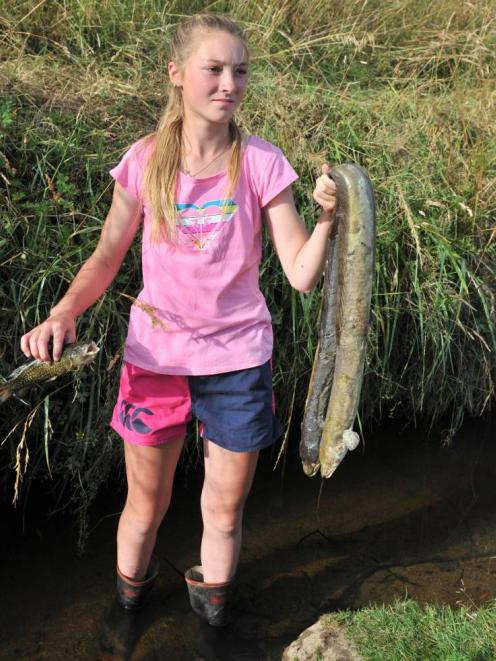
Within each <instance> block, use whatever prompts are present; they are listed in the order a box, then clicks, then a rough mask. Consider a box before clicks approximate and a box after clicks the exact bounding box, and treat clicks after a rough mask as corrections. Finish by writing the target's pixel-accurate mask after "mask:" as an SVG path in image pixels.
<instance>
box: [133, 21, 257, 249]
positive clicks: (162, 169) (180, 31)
mask: <svg viewBox="0 0 496 661" xmlns="http://www.w3.org/2000/svg"><path fill="white" fill-rule="evenodd" d="M199 31H210V32H213V31H222V32H227V33H229V34H231V35H233V36H235V37H238V38H239V39H241V41H242V42H243V45H244V47H245V49H246V52H247V54H248V48H247V45H246V40H245V37H244V34H243V31H242V30H241V28H240V27H239V26H238V25H237V24H236V23H234V21H232V20H231V19H230V18H228V17H227V16H223V15H219V14H195V15H193V16H190V17H189V18H187V19H186V20H184V21H182V22H181V23H180V24H179V25H178V26H177V28H176V31H175V34H174V36H173V38H172V41H171V44H170V52H169V60H170V61H172V62H174V63H175V64H176V66H177V67H178V68H179V67H182V66H183V64H184V62H185V61H186V60H187V59H188V57H189V56H190V55H191V54H192V53H193V52H194V49H195V46H196V40H195V39H193V35H194V33H196V32H199ZM183 114H184V108H183V100H182V94H181V91H180V89H179V88H177V87H174V86H173V85H171V84H170V85H169V97H168V101H167V105H166V107H165V110H164V112H163V114H162V117H161V119H160V121H159V124H158V126H157V130H156V132H155V133H152V134H150V135H149V136H147V138H146V139H145V144H147V143H148V142H149V141H152V140H154V142H155V144H154V148H153V150H152V153H151V155H150V158H149V160H148V162H147V165H146V168H145V173H144V179H143V189H144V195H145V198H146V200H147V202H148V203H149V204H150V207H151V211H152V217H153V220H152V238H153V240H155V241H158V240H160V238H161V237H162V236H163V232H164V231H165V234H166V236H167V237H168V238H170V239H172V238H173V237H174V236H175V233H176V226H177V217H178V213H177V210H176V187H177V177H178V170H179V167H180V163H181V150H182V128H183ZM229 137H230V140H231V147H230V154H229V164H228V170H227V174H228V186H227V191H226V194H225V197H226V198H229V197H230V196H231V195H232V194H233V192H234V189H235V188H236V185H237V183H238V180H239V175H240V172H241V156H242V135H241V131H240V130H239V128H238V126H237V124H236V122H235V121H234V119H231V121H230V122H229Z"/></svg>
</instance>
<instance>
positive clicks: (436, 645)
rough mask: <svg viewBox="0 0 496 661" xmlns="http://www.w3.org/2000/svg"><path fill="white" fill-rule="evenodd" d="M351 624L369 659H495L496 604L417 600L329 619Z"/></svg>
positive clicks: (350, 629)
mask: <svg viewBox="0 0 496 661" xmlns="http://www.w3.org/2000/svg"><path fill="white" fill-rule="evenodd" d="M324 623H327V624H329V625H332V624H335V623H338V624H341V625H345V626H346V632H347V635H348V637H349V638H350V639H351V641H352V642H353V643H354V645H355V647H356V650H357V652H358V653H359V654H360V656H361V657H362V658H363V659H364V661H384V659H387V660H388V661H426V659H429V661H492V659H494V658H496V642H495V640H494V628H495V626H496V604H495V603H494V602H490V603H488V604H486V605H485V606H482V607H480V608H478V609H471V608H467V607H461V608H460V609H459V610H456V611H455V610H452V609H451V608H449V607H447V606H434V605H429V606H425V607H421V606H420V605H419V604H417V603H416V602H415V601H410V600H409V601H398V602H396V603H395V604H393V605H391V606H382V607H369V608H365V609H363V610H360V611H357V612H356V613H339V614H334V615H329V616H326V617H325V618H324Z"/></svg>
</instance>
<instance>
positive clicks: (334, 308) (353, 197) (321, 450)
mask: <svg viewBox="0 0 496 661" xmlns="http://www.w3.org/2000/svg"><path fill="white" fill-rule="evenodd" d="M330 176H331V178H332V179H333V180H334V182H335V184H336V196H337V208H336V221H337V223H336V224H337V236H336V237H335V238H334V239H331V242H330V246H329V260H328V263H329V268H328V273H326V281H325V284H324V292H323V297H324V298H323V308H322V314H321V328H320V334H319V347H318V349H317V352H316V355H315V360H314V365H313V369H312V378H311V379H310V385H309V391H308V396H307V403H306V411H305V417H304V421H303V424H302V439H301V443H300V455H301V458H302V462H303V470H304V471H305V473H306V474H307V475H315V473H316V472H317V471H318V470H319V468H320V472H321V475H322V477H330V476H331V475H332V474H333V473H334V471H335V470H336V468H337V467H338V465H339V464H340V462H341V461H342V459H343V458H344V456H345V454H346V452H347V451H348V450H353V449H354V448H355V447H356V446H357V445H358V443H359V440H360V439H359V436H358V434H357V433H356V432H354V431H353V424H354V422H355V418H356V414H357V410H358V404H359V400H360V391H361V386H362V379H363V369H364V364H365V350H366V342H367V331H368V325H369V317H370V299H371V296H372V278H373V268H374V253H375V204H374V194H373V190H372V184H371V182H370V179H369V177H368V175H367V173H366V172H365V170H364V169H363V168H361V167H359V166H357V165H352V164H346V165H339V166H337V167H335V168H333V169H332V170H331V172H330ZM336 254H337V259H336ZM324 338H325V342H323V339H324ZM321 346H322V347H323V348H322V349H321ZM329 391H330V392H329ZM317 447H318V452H317V449H316V448H317Z"/></svg>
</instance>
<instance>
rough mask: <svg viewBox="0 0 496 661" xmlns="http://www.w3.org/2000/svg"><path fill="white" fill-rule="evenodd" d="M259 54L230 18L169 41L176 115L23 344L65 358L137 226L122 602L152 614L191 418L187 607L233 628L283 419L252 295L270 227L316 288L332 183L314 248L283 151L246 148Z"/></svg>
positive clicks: (189, 27)
mask: <svg viewBox="0 0 496 661" xmlns="http://www.w3.org/2000/svg"><path fill="white" fill-rule="evenodd" d="M248 70H249V53H248V48H247V45H246V42H245V39H244V36H243V34H242V32H241V30H240V28H239V27H238V26H237V25H236V24H235V23H233V22H232V21H231V20H230V19H228V18H227V17H224V16H221V15H209V14H201V15H195V16H192V17H190V18H188V19H186V20H185V21H184V22H183V23H182V24H180V25H179V27H178V28H177V30H176V33H175V35H174V37H173V39H172V44H171V52H170V62H169V65H168V73H169V79H170V84H171V88H170V93H169V98H168V104H167V107H166V109H165V112H164V114H163V117H162V119H161V121H160V123H159V125H158V129H157V131H156V133H154V134H152V135H150V136H148V137H147V138H145V139H142V140H140V141H138V142H137V143H135V144H134V145H133V146H132V147H131V148H130V149H129V151H128V152H127V153H126V154H125V155H124V157H123V158H122V160H121V161H120V163H119V164H118V165H117V166H116V167H115V168H114V169H113V170H111V175H112V176H113V178H114V179H115V187H114V193H113V200H112V205H111V208H110V211H109V213H108V216H107V218H106V220H105V223H104V226H103V230H102V234H101V236H100V239H99V242H98V245H97V247H96V249H95V251H94V253H93V254H92V255H91V257H90V258H89V259H88V261H87V262H86V263H85V264H84V265H83V267H82V268H81V270H80V271H79V273H78V274H77V276H76V278H75V279H74V281H73V283H72V284H71V286H70V288H69V290H68V291H67V293H66V295H65V296H64V297H63V298H62V300H61V301H60V302H59V303H58V304H57V305H56V306H55V307H54V308H53V309H52V310H51V313H50V317H49V318H48V319H47V320H46V321H45V322H43V323H42V324H40V325H39V326H37V327H36V328H34V329H33V330H31V331H30V332H29V333H27V334H26V335H24V336H23V337H22V340H21V348H22V350H23V352H24V353H25V355H26V356H28V357H30V356H33V357H34V358H37V359H39V360H43V361H49V360H50V359H51V356H50V354H49V349H48V344H49V341H50V340H52V342H53V353H52V357H53V360H58V359H59V358H60V355H61V351H62V347H63V344H64V342H73V341H75V340H76V328H75V320H76V318H77V317H78V316H79V315H80V314H81V313H83V312H84V311H85V310H86V309H87V308H88V307H89V306H90V305H92V304H93V303H94V302H95V301H96V300H97V299H98V298H99V297H100V296H101V295H102V293H103V292H104V291H105V290H106V288H107V287H108V285H109V284H110V282H111V281H112V279H113V278H114V276H115V275H116V273H117V271H118V269H119V267H120V265H121V262H122V260H123V258H124V256H125V254H126V251H127V250H128V248H129V246H130V244H131V242H132V240H133V238H134V236H135V234H136V232H137V230H138V228H139V226H140V224H141V222H143V238H142V264H143V289H142V291H141V293H140V295H139V299H138V302H137V303H135V304H134V305H133V306H132V308H131V314H130V321H129V329H128V335H127V339H126V345H125V351H124V364H123V368H122V373H121V380H120V389H119V395H118V399H117V403H116V406H115V409H114V414H113V418H112V422H111V425H112V427H113V428H114V429H115V430H116V431H117V433H118V434H120V436H121V437H122V438H123V439H124V441H125V443H124V454H125V463H126V475H127V484H128V494H127V500H126V504H125V507H124V510H123V512H122V515H121V517H120V521H119V527H118V533H117V577H118V578H117V586H118V598H119V600H120V602H121V604H122V605H123V606H124V607H125V608H128V609H135V608H138V607H140V606H141V605H142V604H143V601H144V598H145V596H146V594H147V592H148V591H149V590H150V588H151V586H152V584H153V582H154V580H155V578H156V575H157V572H158V562H157V560H156V558H155V557H154V556H153V553H152V552H153V548H154V545H155V540H156V535H157V530H158V528H159V525H160V523H161V521H162V519H163V517H164V514H165V513H166V511H167V508H168V505H169V501H170V496H171V488H172V483H173V477H174V472H175V468H176V464H177V461H178V458H179V456H180V453H181V449H182V447H183V442H184V437H185V430H186V424H187V422H188V421H189V420H190V419H191V417H192V415H194V416H196V417H197V418H198V420H199V421H200V422H201V427H200V430H201V435H202V437H203V450H204V458H205V480H204V485H203V490H202V495H201V512H202V518H203V538H202V542H201V550H200V555H201V565H199V566H196V567H193V568H191V569H189V570H188V571H187V572H186V582H187V584H188V590H189V594H190V601H191V605H192V608H193V610H195V611H196V612H197V613H198V614H199V615H201V616H202V617H203V618H204V619H205V620H206V621H208V622H209V623H210V624H212V625H216V626H220V625H223V624H225V623H226V621H227V607H228V601H229V600H228V597H229V593H230V587H231V585H232V581H233V578H234V575H235V572H236V567H237V563H238V555H239V549H240V543H241V523H242V515H243V507H244V504H245V500H246V498H247V495H248V492H249V490H250V487H251V484H252V480H253V475H254V472H255V467H256V464H257V458H258V454H259V451H260V449H261V448H264V447H267V446H269V445H270V444H272V443H273V442H274V440H275V439H276V438H277V436H278V435H279V433H280V428H279V423H278V422H277V420H276V419H275V416H274V413H273V395H272V382H271V367H270V359H271V354H272V328H271V320H270V314H269V312H268V310H267V307H266V304H265V300H264V298H263V295H262V294H261V292H260V290H259V287H258V277H259V263H260V258H261V218H262V217H263V218H264V220H265V222H266V224H267V227H268V230H269V233H270V236H271V239H272V242H273V244H274V246H275V249H276V251H277V254H278V256H279V259H280V261H281V264H282V267H283V269H284V272H285V273H286V275H287V277H288V279H289V281H290V283H291V284H292V286H293V287H295V288H296V289H298V290H299V291H303V292H308V291H310V290H311V289H312V288H313V287H314V286H315V284H316V282H317V281H318V279H319V278H320V276H321V274H322V271H323V268H324V264H325V258H326V246H327V239H328V236H329V233H330V231H331V227H332V223H333V211H334V206H335V186H334V183H333V182H332V181H331V179H330V178H329V177H328V176H327V174H326V173H327V172H328V171H329V167H328V166H327V165H323V166H322V175H321V176H320V177H319V178H318V179H317V183H316V186H315V190H314V193H313V195H314V199H315V200H316V201H317V202H318V203H319V204H320V206H321V213H320V216H319V218H318V220H317V222H316V225H315V228H314V230H313V232H312V234H311V236H309V235H308V233H307V231H306V229H305V226H304V224H303V222H302V221H301V219H300V218H299V216H298V213H297V211H296V209H295V205H294V201H293V195H292V191H291V184H292V183H293V182H294V181H295V180H296V179H297V175H296V173H295V172H294V170H293V168H292V167H291V166H290V164H289V163H288V161H287V160H286V158H285V157H284V156H283V154H282V152H281V151H280V150H279V149H278V148H277V147H275V146H273V145H271V144H270V143H268V142H266V141H264V140H262V139H260V138H257V137H255V136H247V135H243V134H242V133H241V132H240V130H239V128H238V126H237V124H236V123H235V121H234V114H235V112H236V110H237V108H238V107H239V105H240V104H241V101H242V100H243V96H244V94H245V91H246V85H247V79H248Z"/></svg>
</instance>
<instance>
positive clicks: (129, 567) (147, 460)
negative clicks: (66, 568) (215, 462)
mask: <svg viewBox="0 0 496 661" xmlns="http://www.w3.org/2000/svg"><path fill="white" fill-rule="evenodd" d="M183 443H184V439H182V438H181V439H177V440H173V441H169V442H167V443H165V444H164V445H161V446H152V447H147V446H142V445H133V444H131V443H124V453H125V460H126V476H127V487H128V493H127V499H126V504H125V506H124V509H123V511H122V514H121V518H120V520H119V528H118V531H117V565H118V567H119V569H120V571H121V572H122V573H123V574H124V575H125V576H128V577H129V578H133V579H135V580H143V579H144V578H145V575H146V572H147V569H148V564H149V562H150V556H151V553H152V551H153V547H154V546H155V540H156V537H157V531H158V528H159V526H160V523H161V522H162V519H163V517H164V515H165V513H166V511H167V509H168V507H169V503H170V498H171V492H172V483H173V480H174V473H175V470H176V466H177V462H178V459H179V456H180V454H181V450H182V447H183Z"/></svg>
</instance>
